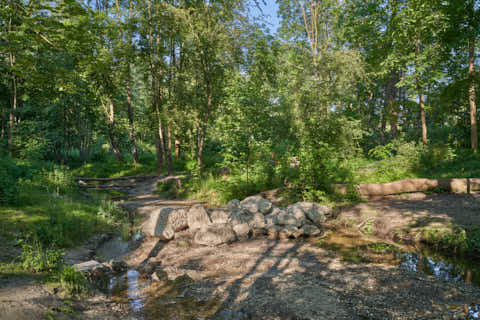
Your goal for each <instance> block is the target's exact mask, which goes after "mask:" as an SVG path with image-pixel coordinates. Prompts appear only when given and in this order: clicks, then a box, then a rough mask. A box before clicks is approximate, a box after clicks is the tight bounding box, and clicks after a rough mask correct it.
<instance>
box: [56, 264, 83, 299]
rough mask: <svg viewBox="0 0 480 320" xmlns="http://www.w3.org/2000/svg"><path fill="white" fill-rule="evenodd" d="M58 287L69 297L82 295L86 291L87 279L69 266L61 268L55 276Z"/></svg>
mask: <svg viewBox="0 0 480 320" xmlns="http://www.w3.org/2000/svg"><path fill="white" fill-rule="evenodd" d="M57 277H58V280H59V282H60V286H61V288H62V289H63V290H65V291H66V292H67V293H68V294H70V295H75V294H82V293H86V292H87V291H88V285H87V279H86V277H85V275H84V274H83V273H81V272H77V271H75V269H74V268H72V267H70V266H66V267H63V268H62V269H61V270H60V271H59V272H58V274H57Z"/></svg>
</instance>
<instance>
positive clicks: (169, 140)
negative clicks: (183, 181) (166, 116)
mask: <svg viewBox="0 0 480 320" xmlns="http://www.w3.org/2000/svg"><path fill="white" fill-rule="evenodd" d="M166 149H167V150H166V151H167V157H166V158H167V170H168V174H171V173H172V133H171V131H170V126H167V146H166Z"/></svg>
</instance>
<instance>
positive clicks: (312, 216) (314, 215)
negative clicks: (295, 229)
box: [291, 202, 331, 226]
mask: <svg viewBox="0 0 480 320" xmlns="http://www.w3.org/2000/svg"><path fill="white" fill-rule="evenodd" d="M291 207H295V208H301V209H302V210H303V212H304V213H305V215H306V216H307V218H308V219H309V220H310V221H312V222H313V223H314V224H316V225H317V226H319V225H321V224H322V223H324V222H325V221H326V220H327V217H326V216H327V215H328V214H330V212H331V209H330V208H329V207H327V206H323V205H320V204H318V203H313V202H297V203H295V204H294V205H292V206H291Z"/></svg>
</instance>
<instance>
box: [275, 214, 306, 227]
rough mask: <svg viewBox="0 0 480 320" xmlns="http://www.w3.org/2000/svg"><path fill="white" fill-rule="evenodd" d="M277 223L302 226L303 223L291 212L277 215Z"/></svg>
mask: <svg viewBox="0 0 480 320" xmlns="http://www.w3.org/2000/svg"><path fill="white" fill-rule="evenodd" d="M274 221H275V224H278V225H280V226H290V225H292V226H296V227H300V226H301V225H302V223H301V222H300V221H298V220H297V218H295V217H294V216H292V215H290V214H285V215H280V216H276V217H275V220H274Z"/></svg>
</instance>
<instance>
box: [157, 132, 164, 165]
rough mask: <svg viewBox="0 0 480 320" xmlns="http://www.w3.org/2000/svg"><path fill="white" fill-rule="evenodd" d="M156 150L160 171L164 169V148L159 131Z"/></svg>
mask: <svg viewBox="0 0 480 320" xmlns="http://www.w3.org/2000/svg"><path fill="white" fill-rule="evenodd" d="M155 149H156V151H157V168H158V169H159V170H161V169H163V168H164V166H163V148H162V147H161V143H160V137H159V136H158V131H157V132H156V133H155Z"/></svg>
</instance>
